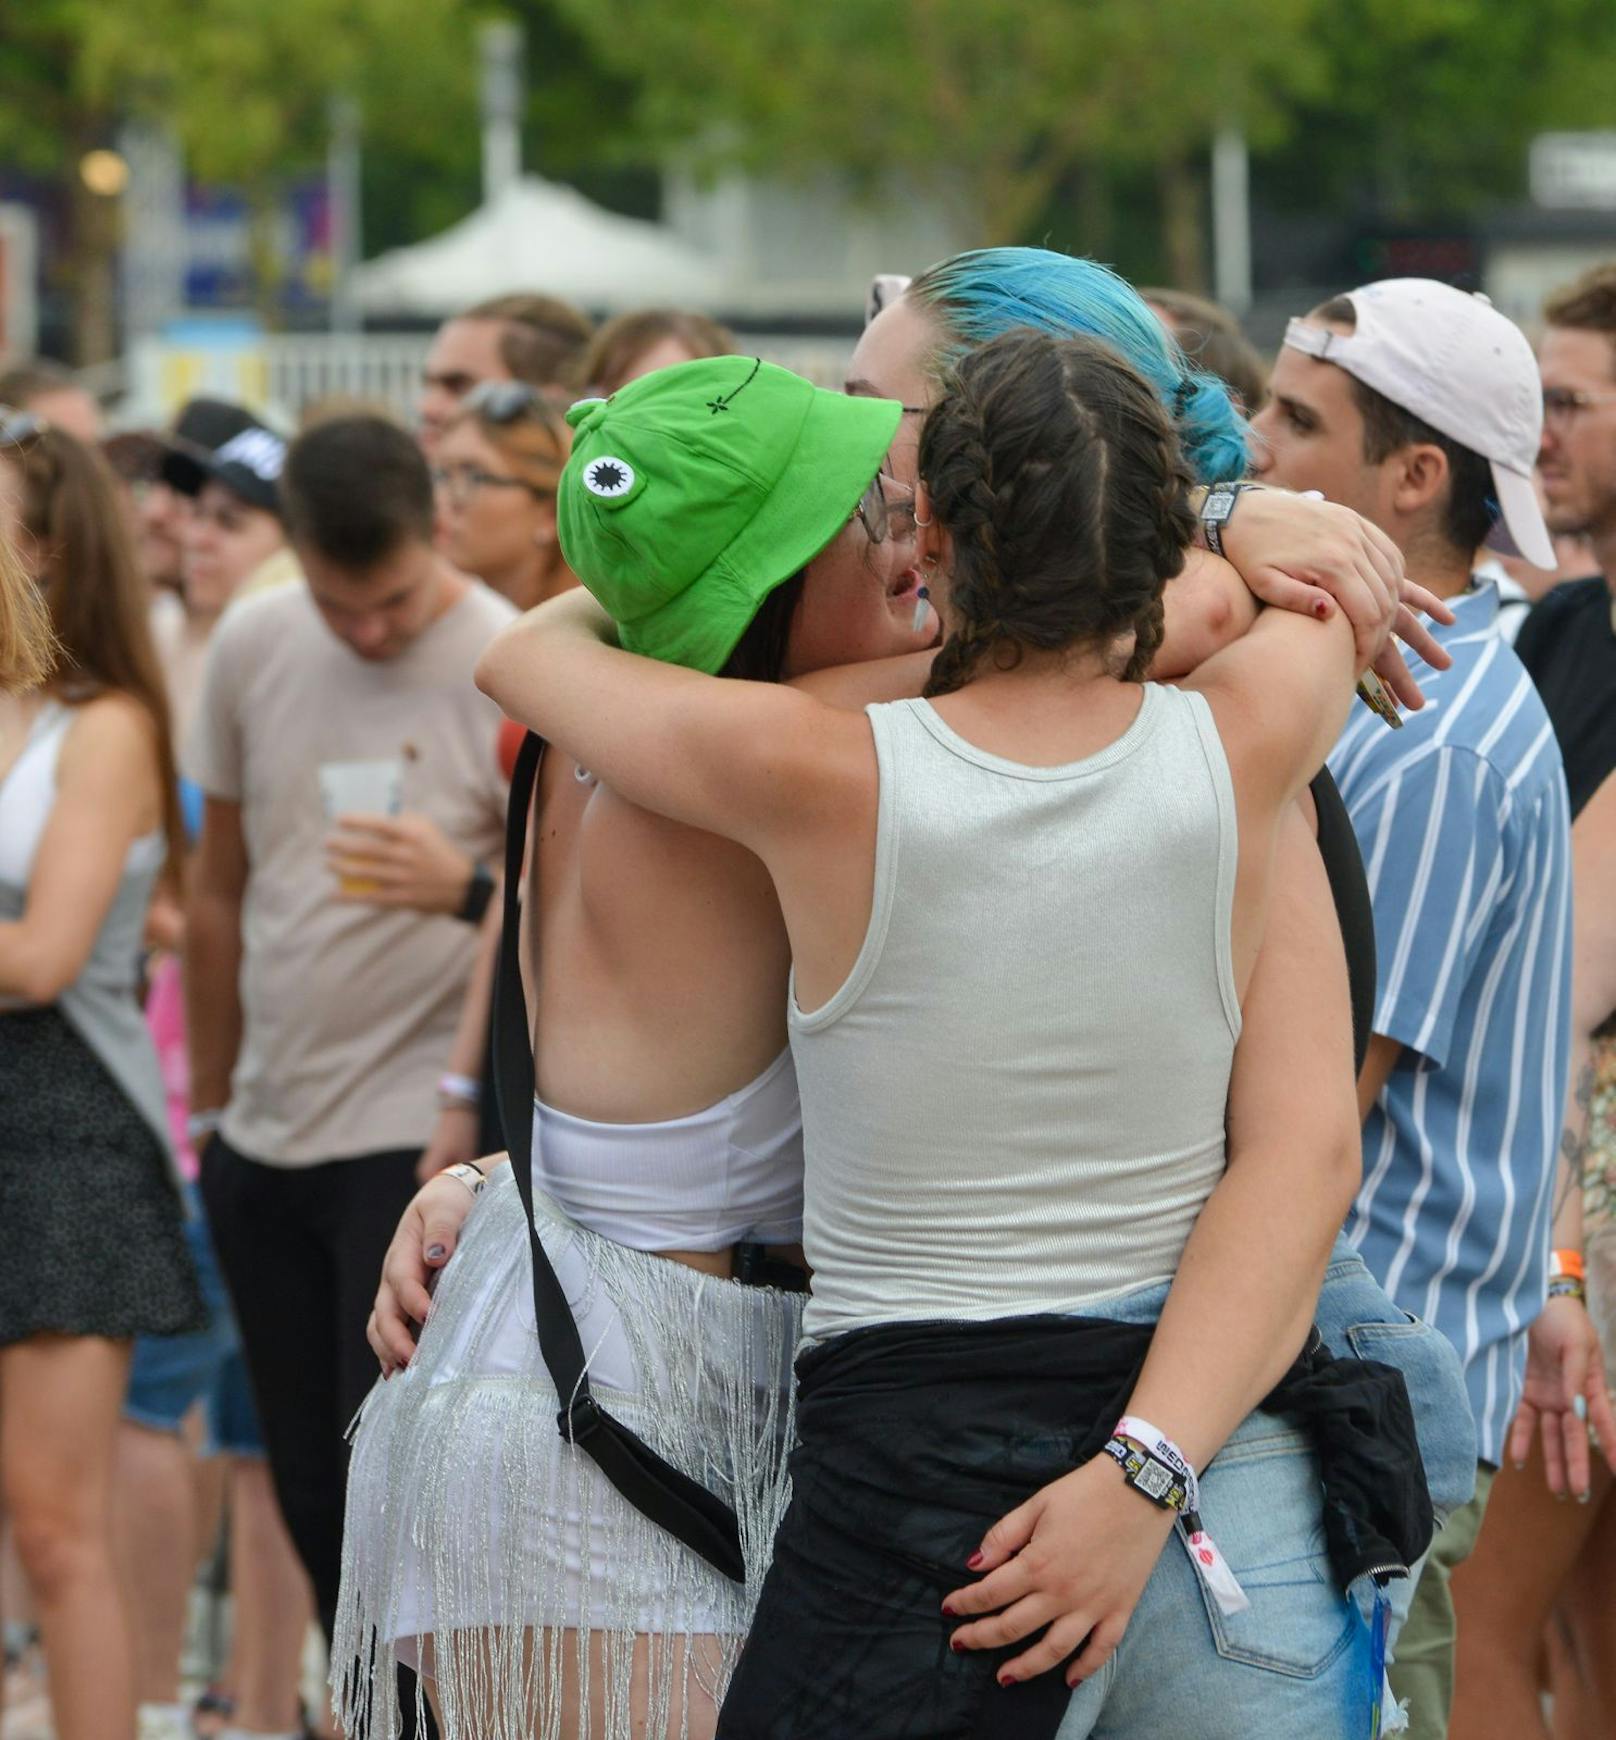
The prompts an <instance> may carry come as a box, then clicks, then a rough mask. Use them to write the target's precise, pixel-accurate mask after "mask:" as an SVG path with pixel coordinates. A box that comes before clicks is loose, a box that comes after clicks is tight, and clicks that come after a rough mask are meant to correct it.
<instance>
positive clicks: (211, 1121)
mask: <svg viewBox="0 0 1616 1740" xmlns="http://www.w3.org/2000/svg"><path fill="white" fill-rule="evenodd" d="M223 1123H224V1108H223V1107H222V1106H218V1107H215V1108H213V1109H212V1110H210V1111H206V1112H192V1113H191V1115H190V1116H189V1117H188V1118H187V1119H186V1120H185V1139H186V1141H187V1142H189V1143H190V1145H191V1146H192V1147H193V1148H200V1147H201V1146H202V1144H203V1143H204V1142H206V1141H207V1139H208V1137H209V1136H216V1135H217V1134H218V1133H219V1127H220V1125H222V1124H223Z"/></svg>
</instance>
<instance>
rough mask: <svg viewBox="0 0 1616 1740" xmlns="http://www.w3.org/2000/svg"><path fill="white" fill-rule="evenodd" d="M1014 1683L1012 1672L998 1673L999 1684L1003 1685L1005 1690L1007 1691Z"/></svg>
mask: <svg viewBox="0 0 1616 1740" xmlns="http://www.w3.org/2000/svg"><path fill="white" fill-rule="evenodd" d="M1015 1683H1016V1676H1015V1675H1014V1674H1000V1675H999V1684H1000V1685H1001V1686H1003V1687H1004V1689H1005V1690H1006V1691H1009V1689H1010V1688H1011V1686H1013V1685H1014V1684H1015Z"/></svg>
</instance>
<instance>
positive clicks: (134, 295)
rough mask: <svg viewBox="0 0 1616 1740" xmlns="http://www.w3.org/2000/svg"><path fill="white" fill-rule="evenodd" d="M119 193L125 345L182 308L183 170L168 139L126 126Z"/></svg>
mask: <svg viewBox="0 0 1616 1740" xmlns="http://www.w3.org/2000/svg"><path fill="white" fill-rule="evenodd" d="M118 150H119V153H120V154H121V155H122V157H123V159H124V161H125V162H126V163H127V164H128V165H129V185H128V187H127V188H126V189H125V192H124V200H123V204H124V224H123V244H122V246H123V314H124V345H125V348H127V347H128V346H129V345H131V344H133V343H134V342H136V341H137V340H139V339H142V338H147V337H150V336H151V334H153V333H155V332H158V331H159V330H161V328H162V326H163V324H164V323H165V322H166V321H169V320H172V319H173V318H174V317H175V316H176V315H177V314H179V313H181V312H182V311H183V310H184V307H185V252H186V249H185V167H184V163H183V161H182V159H181V156H180V151H179V147H178V145H176V144H175V142H174V138H173V135H172V134H171V133H169V132H168V131H167V130H166V129H164V128H163V127H160V126H158V125H156V124H150V123H145V122H135V121H131V122H128V123H126V124H125V125H124V126H123V127H122V128H121V129H120V130H119V133H118Z"/></svg>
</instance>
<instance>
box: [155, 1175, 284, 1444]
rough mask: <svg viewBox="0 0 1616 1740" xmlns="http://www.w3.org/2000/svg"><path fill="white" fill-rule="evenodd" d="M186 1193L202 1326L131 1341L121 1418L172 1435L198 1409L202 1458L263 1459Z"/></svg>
mask: <svg viewBox="0 0 1616 1740" xmlns="http://www.w3.org/2000/svg"><path fill="white" fill-rule="evenodd" d="M185 1194H186V1209H187V1216H186V1222H185V1240H186V1244H187V1245H188V1246H189V1248H190V1252H191V1259H192V1261H193V1262H194V1263H195V1264H196V1273H197V1279H198V1281H199V1282H200V1283H201V1288H202V1299H203V1303H204V1304H205V1305H206V1307H207V1313H208V1322H207V1327H206V1328H205V1329H199V1330H197V1331H196V1332H195V1333H194V1334H191V1335H141V1336H137V1337H136V1338H135V1351H134V1358H133V1360H132V1362H131V1364H130V1368H129V1391H128V1394H127V1396H126V1397H125V1399H124V1407H123V1417H124V1418H125V1419H126V1420H128V1421H130V1422H131V1423H132V1424H134V1425H136V1426H145V1427H147V1428H148V1429H149V1430H151V1431H154V1432H178V1431H179V1429H180V1426H181V1424H182V1422H183V1421H184V1419H185V1416H186V1415H187V1414H188V1413H190V1411H191V1409H192V1408H194V1407H195V1406H196V1405H197V1403H198V1402H200V1403H202V1405H203V1415H204V1421H205V1431H204V1438H203V1449H204V1453H205V1454H207V1455H210V1456H213V1455H221V1454H222V1455H226V1456H262V1455H263V1454H264V1440H263V1437H262V1434H261V1433H260V1432H259V1429H258V1412H257V1409H256V1408H255V1407H254V1405H253V1398H252V1391H251V1389H250V1388H249V1386H248V1382H247V1367H246V1365H245V1363H244V1362H243V1360H242V1357H241V1341H240V1338H239V1337H238V1336H237V1334H236V1322H235V1318H234V1317H233V1316H232V1315H231V1311H230V1296H229V1294H228V1293H227V1292H226V1291H225V1285H224V1278H223V1276H221V1275H220V1273H219V1263H218V1259H217V1258H216V1257H215V1256H214V1253H213V1241H212V1239H211V1238H209V1236H208V1223H207V1220H206V1218H205V1216H204V1215H203V1213H202V1207H201V1203H200V1201H199V1200H198V1198H197V1193H196V1187H195V1185H192V1184H187V1185H186V1186H185Z"/></svg>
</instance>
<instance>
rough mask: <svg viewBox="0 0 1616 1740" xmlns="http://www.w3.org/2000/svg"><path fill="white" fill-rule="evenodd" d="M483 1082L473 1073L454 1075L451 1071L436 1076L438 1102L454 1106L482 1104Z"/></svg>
mask: <svg viewBox="0 0 1616 1740" xmlns="http://www.w3.org/2000/svg"><path fill="white" fill-rule="evenodd" d="M482 1098H483V1084H482V1083H481V1082H480V1081H478V1079H477V1078H476V1076H474V1075H456V1074H454V1072H453V1071H450V1072H448V1073H447V1074H444V1075H440V1076H439V1077H438V1103H439V1104H440V1105H442V1104H444V1103H445V1102H447V1103H448V1104H450V1105H456V1106H479V1105H481V1104H482Z"/></svg>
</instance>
